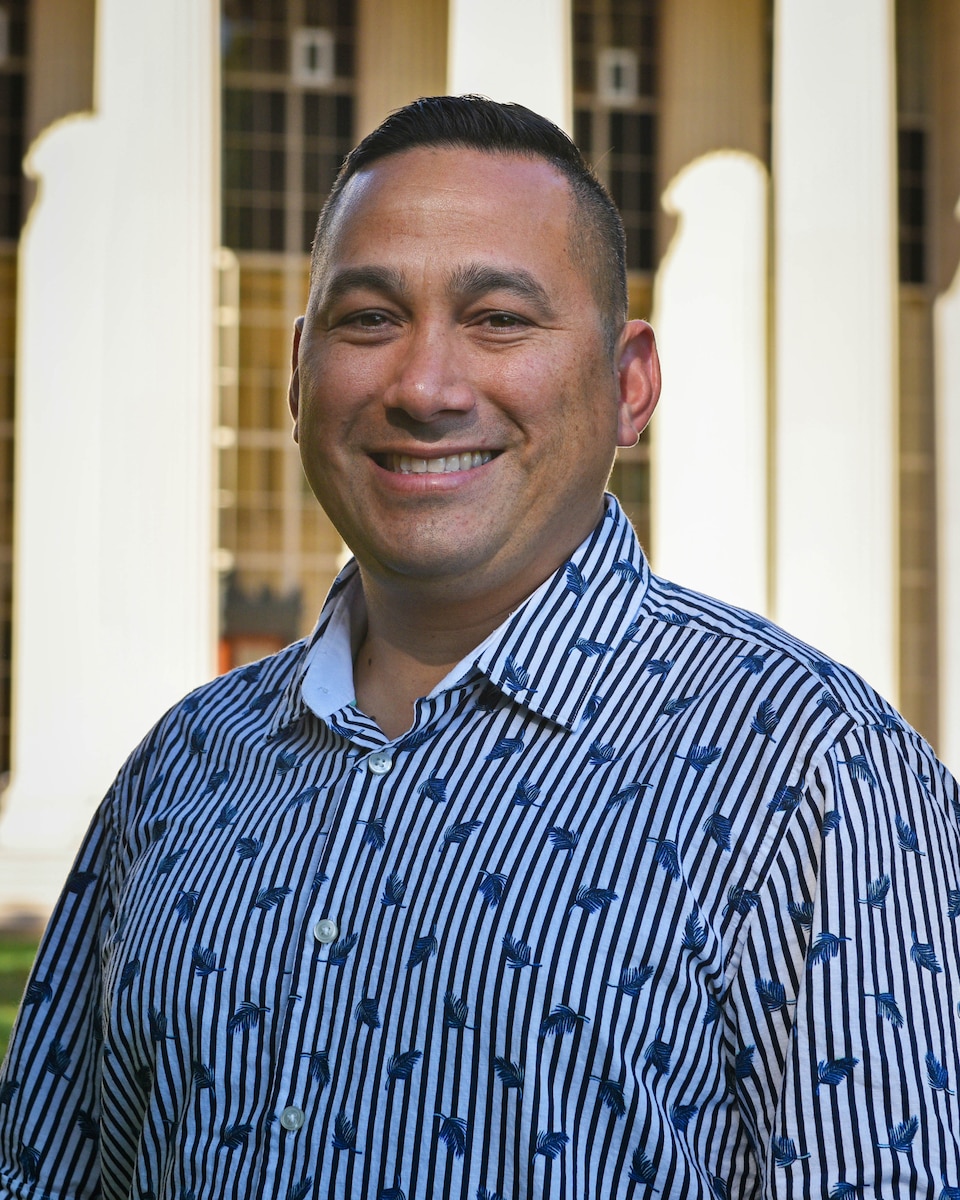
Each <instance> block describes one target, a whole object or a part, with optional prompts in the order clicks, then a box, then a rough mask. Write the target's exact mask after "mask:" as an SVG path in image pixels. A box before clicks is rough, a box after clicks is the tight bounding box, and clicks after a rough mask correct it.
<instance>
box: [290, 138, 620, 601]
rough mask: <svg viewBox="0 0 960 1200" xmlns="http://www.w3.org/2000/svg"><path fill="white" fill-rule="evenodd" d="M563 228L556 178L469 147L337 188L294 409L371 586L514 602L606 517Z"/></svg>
mask: <svg viewBox="0 0 960 1200" xmlns="http://www.w3.org/2000/svg"><path fill="white" fill-rule="evenodd" d="M573 211H574V209H573V199H572V195H571V192H570V190H569V187H568V185H567V183H566V181H565V179H564V178H563V176H562V175H560V174H559V173H558V172H557V171H556V170H555V169H554V168H553V167H551V166H550V165H549V164H548V163H547V162H545V161H542V160H539V159H525V158H520V157H515V156H508V155H494V154H484V153H480V152H476V151H470V150H461V149H457V150H452V149H433V148H430V149H419V148H418V149H415V150H410V151H406V152H404V153H402V154H398V155H395V156H392V157H389V158H386V159H383V160H380V161H379V162H376V163H374V164H373V165H372V166H371V167H370V168H369V169H367V170H364V171H362V172H359V173H358V174H357V175H356V176H354V177H353V179H351V181H350V182H349V184H348V185H347V187H346V189H345V190H344V192H343V194H342V197H341V200H340V204H339V208H338V210H337V212H336V214H335V216H334V218H333V222H332V225H331V228H330V233H329V238H328V243H327V248H326V254H325V258H324V261H323V264H322V267H321V270H320V272H319V275H318V279H317V281H316V282H315V285H314V289H313V292H312V294H311V297H310V304H309V310H308V312H307V315H306V317H305V319H304V324H303V331H302V337H299V344H297V342H296V341H295V346H294V367H295V371H294V378H293V381H292V384H291V397H290V399H291V408H292V411H293V414H294V418H295V422H296V424H295V436H296V437H297V440H298V441H299V444H300V450H301V455H302V459H303V465H304V470H305V472H306V475H307V478H308V480H309V482H310V485H311V487H312V488H313V491H314V492H315V494H316V496H317V498H318V500H319V501H320V503H321V504H322V506H323V508H324V509H325V510H326V512H327V514H328V515H329V517H330V519H331V520H332V521H333V523H334V525H335V526H336V527H337V529H338V530H339V531H340V534H341V536H342V537H343V539H344V541H345V542H346V543H347V545H348V546H349V547H350V548H351V550H352V551H353V552H354V554H355V555H356V557H357V559H358V561H359V563H360V565H361V568H362V570H363V571H364V573H365V575H366V576H367V577H374V578H376V579H377V580H379V582H380V583H381V584H383V585H387V586H394V585H396V584H397V583H399V582H401V581H414V580H416V581H419V582H422V583H429V584H431V585H436V584H440V585H442V588H443V593H442V594H444V595H446V596H449V598H451V599H454V598H457V597H460V598H466V597H467V596H479V595H483V594H491V595H495V594H501V595H502V596H503V597H504V598H505V600H506V602H507V603H509V602H511V601H514V602H515V601H517V600H519V599H520V598H522V597H523V596H524V595H526V594H528V593H529V592H530V591H531V590H533V588H535V587H536V586H537V585H538V584H539V583H540V582H541V581H542V580H543V579H545V578H546V577H547V576H548V575H549V574H550V573H551V571H553V570H554V569H555V568H556V567H557V566H558V565H559V564H560V563H562V562H563V561H564V559H565V558H566V557H567V556H568V555H569V553H570V552H571V551H572V550H573V549H574V548H575V547H576V546H577V545H578V544H579V542H580V541H582V540H583V538H584V537H586V535H587V534H588V533H589V532H590V530H591V529H592V528H593V526H594V525H595V523H596V522H597V521H598V520H599V518H600V516H601V512H602V501H601V497H602V491H603V487H604V484H605V482H606V479H607V476H608V473H609V470H610V465H611V462H612V459H613V454H614V447H615V445H616V443H617V437H618V394H619V387H618V375H617V370H616V368H615V364H614V362H613V359H612V356H611V355H610V353H609V351H605V349H604V334H603V328H602V324H601V316H600V313H599V310H598V307H597V303H596V300H595V298H594V295H593V292H592V290H591V287H590V281H589V279H588V278H587V277H585V275H584V274H583V272H582V269H581V268H579V267H578V266H577V264H576V260H575V257H574V255H573V252H572V247H571V233H572V232H573V231H572V228H571V218H572V216H573ZM298 336H299V335H298ZM625 440H629V441H631V442H632V440H634V439H633V438H632V437H630V438H628V439H627V438H625Z"/></svg>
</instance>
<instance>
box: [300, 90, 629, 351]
mask: <svg viewBox="0 0 960 1200" xmlns="http://www.w3.org/2000/svg"><path fill="white" fill-rule="evenodd" d="M421 146H423V147H426V146H435V147H450V148H458V147H459V148H468V149H472V150H481V151H483V152H484V153H487V154H516V155H519V156H521V157H523V158H542V159H544V160H545V161H546V162H548V163H550V165H551V166H553V167H555V168H556V170H557V171H559V172H560V174H561V175H563V176H564V178H565V179H566V180H567V182H568V183H569V185H570V190H571V192H572V194H573V200H574V205H575V217H574V226H575V228H574V233H573V237H572V243H573V244H572V249H573V252H574V255H575V256H576V259H577V260H578V262H579V265H580V266H581V267H582V269H583V270H584V273H585V274H586V275H588V276H589V278H590V281H591V286H592V288H593V292H594V295H595V297H596V300H597V305H598V306H599V308H600V313H601V316H602V319H603V324H604V328H605V331H606V334H607V338H608V341H609V342H610V343H611V345H612V344H613V342H614V341H615V340H616V338H617V336H618V334H619V333H620V330H621V329H622V327H623V323H624V321H625V320H626V319H627V261H626V239H625V237H624V232H623V221H622V220H621V219H620V214H619V212H618V211H617V207H616V205H615V204H614V203H613V200H612V199H611V198H610V194H609V192H608V191H607V189H606V188H605V187H604V186H603V184H602V183H601V182H600V180H599V179H598V178H597V177H596V175H595V174H594V173H593V171H592V170H591V169H590V167H589V166H588V165H587V163H586V161H585V160H584V158H583V155H582V154H581V153H580V151H579V150H578V149H577V147H576V146H575V145H574V143H573V142H572V141H571V140H570V138H569V137H567V135H566V134H565V133H564V132H563V130H562V129H560V128H559V127H558V126H556V125H554V124H553V122H552V121H548V120H547V118H546V117H541V116H540V115H539V114H538V113H535V112H533V111H532V110H531V109H529V108H524V106H523V105H522V104H501V103H498V102H497V101H495V100H488V99H487V97H486V96H472V95H468V96H423V97H421V98H420V99H419V100H414V101H413V102H412V103H410V104H407V105H405V106H404V107H403V108H398V109H397V110H396V111H395V112H392V113H391V114H390V116H388V117H387V118H386V120H385V121H383V122H382V123H381V124H380V125H378V126H377V128H376V129H375V130H374V131H373V132H372V133H369V134H367V136H366V137H365V138H364V139H363V141H362V142H360V144H359V145H358V146H356V147H355V148H354V149H353V150H351V152H350V153H349V154H348V155H347V157H346V158H345V159H344V160H343V165H342V166H341V168H340V171H339V173H338V174H337V178H336V180H335V182H334V184H333V187H332V188H331V189H330V194H329V196H328V197H327V201H326V203H325V204H324V206H323V209H322V211H321V213H320V219H319V220H318V222H317V231H316V236H315V237H314V240H313V254H312V257H311V263H310V274H311V281H313V282H315V281H316V279H317V276H318V274H319V272H320V270H321V268H322V260H323V251H324V246H325V242H326V237H327V233H328V231H329V228H330V223H331V221H332V219H333V215H334V213H335V211H336V209H337V206H338V203H339V200H340V196H341V194H342V193H343V190H344V188H345V187H346V185H347V183H348V182H349V181H350V180H351V179H352V178H353V176H354V175H356V174H357V172H358V171H362V170H363V169H364V168H365V167H367V166H369V165H370V164H371V163H374V162H376V161H377V160H378V159H381V158H387V157H389V156H390V155H393V154H401V153H403V151H405V150H412V149H414V148H416V147H421Z"/></svg>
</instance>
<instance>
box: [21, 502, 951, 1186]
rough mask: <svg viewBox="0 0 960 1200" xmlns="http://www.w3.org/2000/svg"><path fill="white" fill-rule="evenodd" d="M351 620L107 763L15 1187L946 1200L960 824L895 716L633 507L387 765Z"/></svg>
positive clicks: (28, 1008) (190, 704) (71, 892)
mask: <svg viewBox="0 0 960 1200" xmlns="http://www.w3.org/2000/svg"><path fill="white" fill-rule="evenodd" d="M358 592H359V576H358V575H357V573H356V568H355V567H354V566H352V565H351V566H348V567H347V568H346V570H345V571H344V573H343V574H342V575H341V577H340V579H339V580H338V582H337V584H336V585H335V587H334V589H333V591H332V592H331V596H330V598H329V600H328V602H327V604H326V606H325V607H324V610H323V613H322V614H321V617H320V620H319V623H318V626H317V629H316V631H315V633H314V634H313V636H312V637H311V638H310V639H309V641H308V642H306V643H298V644H296V645H293V646H290V647H288V648H287V649H285V650H283V651H281V652H280V653H279V654H277V655H276V656H274V657H272V658H269V659H267V660H265V661H263V662H262V663H259V664H256V665H254V666H252V667H247V668H243V669H240V670H237V671H234V672H233V673H231V674H229V675H226V676H224V677H222V678H220V679H217V680H215V681H214V682H212V683H210V684H208V685H206V686H204V687H202V688H200V689H199V690H197V691H196V692H194V693H193V694H192V695H190V696H189V697H188V698H187V699H186V700H184V701H183V702H182V703H180V704H179V705H178V706H176V707H175V708H174V709H173V710H171V711H170V712H169V713H168V714H167V715H166V716H165V717H164V718H163V720H161V721H160V723H159V724H158V725H157V726H156V728H155V729H154V730H153V731H152V732H151V733H150V735H149V736H148V737H147V738H146V740H145V741H144V743H143V744H142V745H141V747H140V748H139V749H138V750H137V751H136V753H135V754H134V755H133V756H132V757H131V758H130V760H129V761H128V763H127V764H126V765H125V767H124V768H123V770H122V771H121V773H120V775H119V777H118V779H117V781H116V783H115V785H114V786H113V788H112V789H111V791H110V793H109V794H108V796H107V798H106V800H105V802H104V804H103V806H102V808H101V810H100V812H99V815H98V816H97V818H96V820H95V821H94V824H93V826H92V828H91V830H90V832H89V835H88V837H87V840H86V843H85V845H84V847H83V849H82V851H81V853H80V857H79V860H78V862H77V864H76V866H75V868H74V870H73V873H72V874H71V875H70V877H69V880H68V882H67V885H66V890H65V892H64V895H63V897H62V899H61V901H60V904H59V907H58V909H57V911H56V914H55V916H54V918H53V920H52V922H51V925H50V929H49V932H48V934H47V936H46V939H45V941H44V944H43V946H42V948H41V951H40V954H39V957H38V961H37V964H36V968H35V971H34V974H33V976H32V979H31V981H30V983H29V985H28V988H27V992H26V995H25V999H24V1005H23V1009H22V1012H21V1015H20V1017H19V1021H18V1025H17V1028H16V1030H15V1032H14V1037H13V1040H12V1043H11V1050H10V1054H9V1056H8V1060H7V1062H6V1065H5V1071H4V1073H3V1074H2V1075H0V1196H3V1197H11V1196H12V1197H17V1198H18V1200H26V1198H28V1197H30V1198H33V1197H40V1196H44V1197H55V1198H58V1200H66V1197H70V1200H81V1198H84V1197H92V1196H96V1195H101V1194H102V1195H103V1196H104V1197H106V1198H107V1200H116V1198H119V1197H127V1196H132V1197H137V1198H138V1200H147V1198H155V1200H201V1198H206V1197H210V1198H211V1200H212V1198H214V1197H216V1198H217V1200H221V1198H223V1200H225V1198H231V1200H240V1198H242V1200H252V1198H254V1197H256V1198H259V1197H277V1198H278V1200H306V1198H307V1197H315V1198H317V1200H326V1198H327V1197H332V1196H337V1197H357V1198H363V1200H399V1198H400V1197H406V1198H407V1200H413V1198H417V1200H440V1198H441V1197H443V1198H446V1197H454V1198H463V1200H484V1198H486V1200H493V1198H494V1197H497V1196H499V1197H503V1198H506V1200H534V1198H536V1200H539V1198H541V1197H544V1198H545V1197H551V1198H557V1200H559V1198H564V1200H609V1198H610V1197H628V1198H633V1197H636V1198H637V1200H640V1198H642V1197H652V1196H653V1195H657V1196H659V1197H677V1198H679V1197H684V1198H696V1197H702V1198H704V1200H708V1198H713V1200H720V1198H722V1197H748V1196H750V1197H753V1196H769V1197H801V1196H804V1197H806V1196H828V1195H829V1196H831V1197H844V1196H860V1195H866V1196H869V1197H883V1200H891V1198H892V1197H898V1196H899V1197H908V1196H909V1197H914V1196H933V1195H934V1194H940V1195H941V1196H943V1197H946V1198H947V1200H956V1198H957V1197H960V1146H958V1130H960V1111H958V1099H957V1096H956V1094H955V1093H956V1091H957V1085H958V1082H960V1038H958V1002H960V936H958V932H960V931H958V924H960V922H958V920H957V918H958V916H960V828H958V820H960V795H958V789H957V785H956V783H955V781H954V780H953V779H952V778H951V777H950V775H949V774H948V773H947V771H946V770H945V768H944V767H943V766H942V765H941V764H940V763H938V761H937V760H936V758H935V757H934V755H933V753H932V751H931V750H930V748H929V746H928V745H927V744H926V743H925V742H924V741H923V740H922V739H921V738H920V737H919V736H918V735H917V734H916V733H915V732H914V731H913V730H912V729H910V728H909V727H908V726H907V725H906V724H905V722H904V721H903V720H902V719H901V718H900V717H899V716H898V715H897V714H896V713H895V712H894V711H893V710H892V709H891V708H890V706H889V705H888V704H887V703H886V702H885V701H884V700H882V699H881V698H880V697H879V696H877V695H876V693H875V692H873V691H872V690H871V689H870V688H869V687H868V686H867V685H866V684H864V683H863V681H862V680H860V679H859V678H858V677H857V676H856V675H854V674H853V673H852V672H850V671H848V670H847V669H845V668H843V667H841V666H838V665H837V664H836V663H834V662H831V661H829V660H827V659H825V658H823V657H822V656H820V655H819V654H817V653H816V652H815V651H813V650H811V649H810V648H809V647H807V646H805V645H803V644H802V643H800V642H797V641H796V640H794V639H793V638H791V637H789V636H788V635H787V634H785V633H783V632H782V631H781V630H779V629H777V628H776V627H774V626H772V625H771V624H769V623H768V622H767V621H765V620H762V619H760V618H758V617H756V616H753V615H751V614H749V613H745V612H742V611H740V610H737V609H733V608H730V607H729V606H727V605H724V604H721V603H719V602H717V601H715V600H711V599H708V598H706V597H704V596H700V595H696V594H694V593H691V592H689V591H686V590H684V589H683V588H679V587H677V586H675V585H673V584H670V583H668V582H666V581H664V580H662V579H658V578H656V577H655V576H653V575H652V574H651V573H650V571H649V568H648V566H647V564H646V562H645V560H644V557H643V555H642V553H641V551H640V548H639V546H638V544H637V541H636V538H635V535H634V533H633V531H632V529H631V528H630V525H629V523H628V521H627V520H626V519H625V518H624V516H623V515H622V513H621V512H620V510H619V508H618V507H617V505H616V503H615V501H613V500H612V499H608V501H607V512H606V517H605V519H604V520H603V521H602V522H601V523H600V525H599V526H598V528H597V529H596V530H595V531H594V533H593V534H592V535H591V537H590V538H588V539H587V541H585V542H584V543H583V544H582V545H581V546H580V547H579V549H578V550H577V552H576V553H575V554H574V555H573V556H572V558H571V559H570V561H569V562H567V563H565V564H564V565H563V566H562V567H561V568H560V569H559V570H558V571H557V573H556V574H555V575H554V576H553V577H551V578H550V579H548V580H547V581H546V582H545V583H544V584H543V585H542V586H541V587H540V588H539V589H538V590H537V591H536V592H535V593H534V594H533V595H532V596H531V597H530V598H529V599H528V600H527V601H526V602H525V603H524V604H523V605H522V606H521V607H520V608H519V609H518V610H517V611H516V612H515V613H514V614H513V615H512V616H511V617H510V618H509V619H508V620H507V621H506V622H505V623H504V624H503V625H502V626H501V627H500V628H499V629H498V630H496V632H495V633H494V634H492V635H491V636H490V637H489V638H488V639H487V640H486V641H485V642H484V643H483V644H482V645H481V646H479V647H478V648H477V649H476V650H475V651H474V652H473V653H472V654H471V655H470V656H469V657H468V659H465V660H464V661H463V662H461V663H460V665H459V666H458V668H457V669H456V670H454V671H453V672H451V674H450V675H448V677H447V678H446V679H445V680H444V681H443V682H442V683H441V684H439V685H438V686H437V687H436V688H435V689H434V690H433V691H432V692H431V693H430V695H429V696H427V697H425V698H423V699H421V700H420V701H418V703H417V706H416V716H415V720H414V723H413V725H412V727H411V728H410V730H409V731H408V732H406V733H405V734H404V735H403V736H401V737H399V738H395V739H393V740H388V739H387V738H385V736H384V735H383V733H382V732H381V731H380V730H379V728H378V727H377V726H376V725H375V724H374V722H373V721H372V720H370V719H369V718H368V717H366V716H365V715H364V714H363V713H362V712H360V711H359V710H358V709H357V708H356V706H355V703H354V694H353V682H352V665H351V613H352V612H354V611H355V610H356V608H357V604H356V601H357V596H358ZM941 1189H942V1190H941Z"/></svg>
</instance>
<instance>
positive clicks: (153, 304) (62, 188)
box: [0, 0, 219, 911]
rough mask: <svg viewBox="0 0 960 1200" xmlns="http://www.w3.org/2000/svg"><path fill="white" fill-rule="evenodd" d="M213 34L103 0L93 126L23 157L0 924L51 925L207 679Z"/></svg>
mask: <svg viewBox="0 0 960 1200" xmlns="http://www.w3.org/2000/svg"><path fill="white" fill-rule="evenodd" d="M218 15H219V14H218V6H217V5H216V4H215V3H214V2H213V0H165V2H164V3H163V4H155V3H151V2H150V0H98V4H97V20H96V51H95V56H94V58H95V64H96V75H95V87H94V104H95V107H94V111H93V112H91V113H86V114H83V115H75V116H72V117H67V118H65V119H64V120H62V121H60V122H58V123H57V124H55V125H54V126H53V127H51V128H49V129H48V130H47V131H46V132H45V133H43V134H41V135H40V136H39V138H38V139H37V140H36V141H35V142H34V144H33V145H32V147H31V149H30V152H29V154H28V158H27V171H28V174H29V175H31V176H32V177H33V178H35V179H36V181H37V184H38V199H37V201H36V203H35V205H34V208H33V211H32V212H31V215H30V218H29V221H28V224H27V227H26V230H25V232H24V235H23V238H22V241H21V250H20V304H19V331H18V354H17V361H18V405H17V408H18V428H17V462H16V485H17V492H16V531H15V545H16V580H15V593H14V631H15V634H14V637H15V644H14V648H13V651H14V655H13V657H14V663H13V670H14V676H13V711H14V732H13V744H12V757H13V773H12V782H11V786H10V788H9V790H8V791H7V793H6V795H5V796H4V798H3V808H2V817H0V910H2V909H4V908H5V909H7V910H8V911H9V910H10V909H11V908H12V907H17V906H19V907H22V908H34V909H36V910H43V909H44V908H48V907H49V904H50V902H51V901H52V899H53V898H54V896H55V894H56V891H57V888H58V886H59V882H60V880H61V879H62V877H63V875H64V874H65V872H66V869H67V866H68V863H69V860H70V858H71V857H72V854H73V851H74V849H75V846H76V844H77V841H78V839H79V836H80V834H81V833H82V830H83V828H84V827H85V825H86V823H87V821H88V820H89V817H90V815H91V813H92V811H93V808H94V805H95V802H96V800H97V799H98V798H99V796H100V795H101V794H102V793H103V792H104V790H105V789H106V788H107V787H108V785H109V783H110V781H111V779H112V777H113V775H114V773H115V772H116V770H117V768H118V766H119V765H120V763H121V761H122V760H123V758H124V757H125V756H126V754H127V753H128V752H129V751H130V750H131V749H132V748H133V746H134V745H135V744H136V743H137V741H138V740H139V739H140V738H141V737H142V736H143V734H144V733H145V732H146V730H147V728H148V727H149V726H150V724H152V722H153V721H154V720H155V719H156V718H157V717H158V716H159V715H160V714H161V713H162V711H163V710H164V709H165V708H166V707H167V706H169V705H170V704H171V703H172V702H174V701H175V700H176V699H177V698H178V697H179V696H181V695H182V694H183V693H184V692H185V691H186V690H187V689H189V688H190V687H192V686H194V685H195V684H197V683H199V682H201V681H202V680H203V679H205V678H209V677H210V676H211V674H212V673H213V670H214V665H215V659H214V618H215V607H214V605H215V595H214V589H213V586H212V584H213V574H212V561H211V548H212V536H211V530H212V487H211V462H212V448H211V430H212V395H213V355H212V347H213V279H214V274H213V272H214V259H213V251H214V247H215V245H216V242H217V211H218V203H217V199H218V180H217V172H216V163H217V161H218V157H219V155H218V123H217V94H218V92H217V61H218V60H217V46H218V38H217V30H218ZM61 49H62V47H61ZM44 72H45V63H44V62H42V61H37V62H35V63H34V64H33V73H34V77H35V79H36V81H37V86H39V87H42V86H43V79H44Z"/></svg>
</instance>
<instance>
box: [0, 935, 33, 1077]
mask: <svg viewBox="0 0 960 1200" xmlns="http://www.w3.org/2000/svg"><path fill="white" fill-rule="evenodd" d="M36 952H37V940H36V938H30V937H26V936H24V935H23V934H17V933H0V1061H2V1059H3V1056H4V1054H5V1053H6V1049H7V1039H8V1038H9V1037H10V1030H11V1029H12V1028H13V1019H14V1017H15V1016H16V1015H17V1006H18V1004H19V1003H20V997H21V996H22V995H23V989H24V986H25V985H26V982H27V976H28V975H29V974H30V967H31V966H32V965H33V956H34V955H35V954H36Z"/></svg>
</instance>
